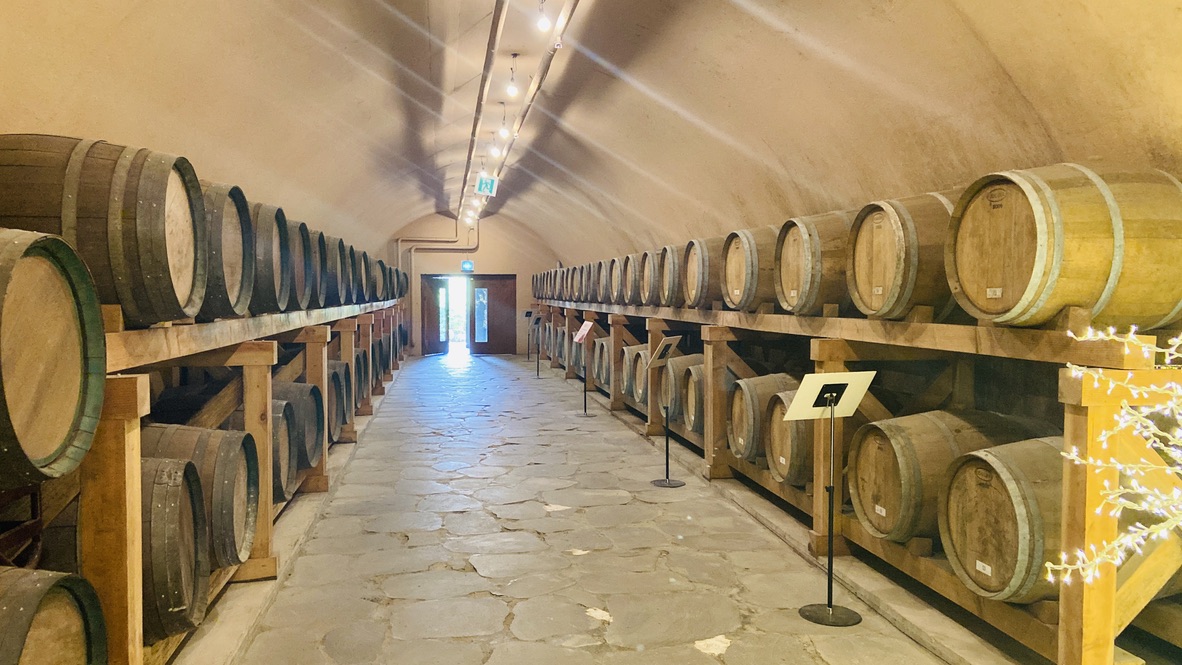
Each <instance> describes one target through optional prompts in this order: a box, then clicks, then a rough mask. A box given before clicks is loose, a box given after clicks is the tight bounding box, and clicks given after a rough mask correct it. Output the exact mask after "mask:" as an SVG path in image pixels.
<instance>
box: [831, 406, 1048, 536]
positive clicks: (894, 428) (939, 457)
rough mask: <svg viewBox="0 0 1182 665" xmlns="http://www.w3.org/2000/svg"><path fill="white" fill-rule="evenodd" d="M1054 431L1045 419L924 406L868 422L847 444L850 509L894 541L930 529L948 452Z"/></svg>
mask: <svg viewBox="0 0 1182 665" xmlns="http://www.w3.org/2000/svg"><path fill="white" fill-rule="evenodd" d="M1058 433H1059V432H1058V428H1057V427H1055V426H1054V425H1052V424H1050V423H1045V422H1041V421H1035V420H1031V419H1028V418H1019V417H1016V416H1003V415H1001V414H997V413H991V412H988V411H955V412H954V411H929V412H927V413H917V414H915V415H910V416H902V417H900V418H890V419H888V420H880V421H878V422H874V423H870V424H869V425H866V426H865V427H862V428H861V429H859V430H858V432H857V433H856V434H855V435H854V439H853V441H852V442H851V444H850V453H849V486H850V500H851V501H852V502H853V504H854V512H856V513H857V515H858V519H859V520H860V521H861V522H862V525H863V526H864V527H865V528H866V530H867V531H868V532H870V533H871V534H872V535H874V536H876V537H878V538H885V539H887V540H893V541H895V542H900V543H902V542H906V541H908V540H910V539H911V538H914V537H916V536H935V535H936V532H937V531H938V528H939V525H938V522H937V517H936V508H937V503H938V502H937V500H938V498H939V494H940V488H941V485H942V483H943V479H944V472H945V471H946V470H947V469H948V465H949V464H950V463H951V462H952V460H954V459H956V458H957V457H959V456H960V455H963V454H965V453H969V452H972V451H975V450H981V449H982V448H989V447H992V446H999V445H1001V444H1003V443H1012V442H1014V441H1021V440H1022V439H1029V438H1034V437H1038V436H1050V435H1054V434H1058Z"/></svg>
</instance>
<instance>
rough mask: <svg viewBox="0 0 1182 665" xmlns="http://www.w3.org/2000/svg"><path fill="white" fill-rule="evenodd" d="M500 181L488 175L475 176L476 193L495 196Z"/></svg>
mask: <svg viewBox="0 0 1182 665" xmlns="http://www.w3.org/2000/svg"><path fill="white" fill-rule="evenodd" d="M499 184H500V181H499V180H497V179H496V178H494V177H492V176H488V175H482V176H477V177H476V193H477V194H479V195H481V196H496V195H497V185H499Z"/></svg>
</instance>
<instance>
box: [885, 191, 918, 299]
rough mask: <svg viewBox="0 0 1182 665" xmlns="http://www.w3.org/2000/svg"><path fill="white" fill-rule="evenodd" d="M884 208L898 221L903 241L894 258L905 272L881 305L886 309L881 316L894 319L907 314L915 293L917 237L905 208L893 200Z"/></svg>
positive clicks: (908, 212) (913, 223)
mask: <svg viewBox="0 0 1182 665" xmlns="http://www.w3.org/2000/svg"><path fill="white" fill-rule="evenodd" d="M886 206H889V207H890V208H891V209H893V210H894V211H895V215H896V217H897V218H898V220H899V229H898V230H899V232H900V233H901V234H902V238H901V240H902V241H903V242H901V243H900V244H899V249H898V250H897V251H898V252H901V253H902V256H896V258H897V259H898V260H899V263H898V265H901V266H903V270H904V271H905V272H904V274H903V279H901V280H899V283H898V284H893V285H891V292H890V293H889V294H888V295H887V297H886V300H885V304H884V305H883V307H884V308H885V309H886V312H884V313H883V316H884V317H886V318H895V317H898V316H903V315H904V314H906V313H907V311H906V309H905V308H906V307H907V305H908V303H910V302H911V296H912V295H913V294H914V293H915V282H916V279H917V278H918V276H919V236H918V234H917V232H916V230H915V220H914V219H912V217H911V211H910V210H908V209H907V207H906V206H904V205H902V204H900V203H899V202H898V201H895V200H891V201H887V202H886ZM884 207H885V206H884ZM912 240H914V241H915V243H916V246H915V247H914V250H913V248H912V247H911V241H912ZM912 250H913V251H912Z"/></svg>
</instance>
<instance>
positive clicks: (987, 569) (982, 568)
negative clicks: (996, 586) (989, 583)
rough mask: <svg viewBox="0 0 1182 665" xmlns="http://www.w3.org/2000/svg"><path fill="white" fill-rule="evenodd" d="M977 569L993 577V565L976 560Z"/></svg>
mask: <svg viewBox="0 0 1182 665" xmlns="http://www.w3.org/2000/svg"><path fill="white" fill-rule="evenodd" d="M977 570H979V571H981V572H982V573H985V574H986V575H988V576H990V577H993V566H990V565H989V564H987V563H985V562H984V561H978V562H977Z"/></svg>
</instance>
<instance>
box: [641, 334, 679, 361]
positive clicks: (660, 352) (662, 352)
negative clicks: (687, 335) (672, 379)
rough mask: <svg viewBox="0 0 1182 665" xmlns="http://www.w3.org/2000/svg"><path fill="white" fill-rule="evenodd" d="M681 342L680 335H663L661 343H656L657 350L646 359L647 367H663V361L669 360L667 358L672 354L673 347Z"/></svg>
mask: <svg viewBox="0 0 1182 665" xmlns="http://www.w3.org/2000/svg"><path fill="white" fill-rule="evenodd" d="M680 342H681V335H674V336H673V337H665V338H664V339H662V340H661V343H660V344H658V345H657V350H656V352H655V353H653V355H652V357H651V358H649V359H648V368H647V369H653V368H656V367H664V366H665V363H667V362H669V358H670V357H671V356H672V355H673V349H676V348H677V345H678V344H679V343H680Z"/></svg>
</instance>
